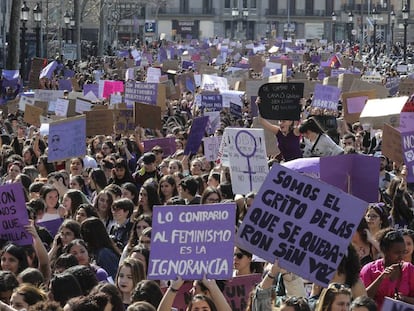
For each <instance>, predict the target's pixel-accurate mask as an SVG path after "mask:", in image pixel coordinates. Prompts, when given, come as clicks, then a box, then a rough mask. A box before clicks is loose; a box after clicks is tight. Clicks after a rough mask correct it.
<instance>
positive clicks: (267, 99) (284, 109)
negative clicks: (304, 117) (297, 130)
mask: <svg viewBox="0 0 414 311" xmlns="http://www.w3.org/2000/svg"><path fill="white" fill-rule="evenodd" d="M303 88H304V85H303V83H267V84H264V85H262V86H261V87H260V89H259V97H260V100H261V104H260V105H259V110H260V114H261V116H262V117H263V118H265V119H271V120H299V119H300V113H301V104H300V100H301V98H302V97H303Z"/></svg>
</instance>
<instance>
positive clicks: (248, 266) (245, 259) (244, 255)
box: [233, 247, 263, 276]
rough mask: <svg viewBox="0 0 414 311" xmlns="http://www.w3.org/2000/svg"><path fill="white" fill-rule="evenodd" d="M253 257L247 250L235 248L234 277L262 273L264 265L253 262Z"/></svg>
mask: <svg viewBox="0 0 414 311" xmlns="http://www.w3.org/2000/svg"><path fill="white" fill-rule="evenodd" d="M252 258H253V255H252V254H251V253H249V252H246V251H245V250H243V249H241V248H239V247H235V248H234V256H233V268H234V273H233V276H240V275H247V274H252V273H262V272H263V263H261V262H253V261H252Z"/></svg>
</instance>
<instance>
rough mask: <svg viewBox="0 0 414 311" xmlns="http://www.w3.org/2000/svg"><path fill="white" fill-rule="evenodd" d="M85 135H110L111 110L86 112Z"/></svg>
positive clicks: (112, 120) (111, 124) (112, 116)
mask: <svg viewBox="0 0 414 311" xmlns="http://www.w3.org/2000/svg"><path fill="white" fill-rule="evenodd" d="M85 115H86V135H87V136H94V135H110V134H111V133H112V132H113V131H114V113H113V110H108V109H96V110H92V111H86V112H85Z"/></svg>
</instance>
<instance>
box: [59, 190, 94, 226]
mask: <svg viewBox="0 0 414 311" xmlns="http://www.w3.org/2000/svg"><path fill="white" fill-rule="evenodd" d="M84 203H86V204H87V203H88V202H87V200H86V197H85V196H84V195H83V194H82V192H81V191H79V190H75V189H69V190H68V191H67V192H66V193H65V194H64V195H63V199H62V205H63V207H64V208H65V210H66V218H71V219H73V218H75V216H76V212H77V211H78V208H79V206H80V205H81V204H84Z"/></svg>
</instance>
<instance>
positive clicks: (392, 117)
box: [359, 96, 408, 129]
mask: <svg viewBox="0 0 414 311" xmlns="http://www.w3.org/2000/svg"><path fill="white" fill-rule="evenodd" d="M407 99H408V96H401V97H390V98H382V99H368V101H367V103H366V104H365V106H364V109H363V110H362V112H361V115H360V116H359V120H360V122H361V124H370V125H371V127H372V128H374V129H382V128H383V126H384V124H385V123H388V124H390V125H391V126H393V127H398V126H399V125H400V113H401V111H402V110H403V108H404V105H405V103H406V102H407Z"/></svg>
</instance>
